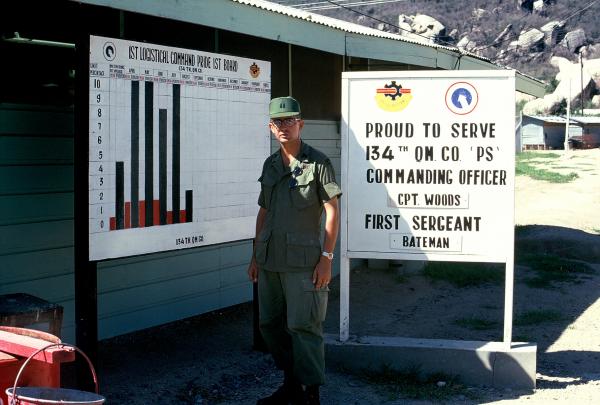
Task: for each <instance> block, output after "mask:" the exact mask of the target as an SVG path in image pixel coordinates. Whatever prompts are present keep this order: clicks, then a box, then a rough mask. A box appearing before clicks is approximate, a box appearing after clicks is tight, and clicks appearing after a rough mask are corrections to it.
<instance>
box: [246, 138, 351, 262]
mask: <svg viewBox="0 0 600 405" xmlns="http://www.w3.org/2000/svg"><path fill="white" fill-rule="evenodd" d="M258 180H259V181H260V183H261V192H260V195H259V197H258V204H259V205H260V206H261V207H262V208H264V209H266V210H267V215H266V219H265V222H264V225H263V228H262V230H261V231H260V233H259V235H258V238H257V242H256V249H255V257H256V262H257V263H258V265H259V267H260V268H262V269H265V270H269V271H280V272H284V271H309V270H311V271H312V270H314V268H315V266H316V265H317V263H318V262H319V259H320V256H321V242H320V239H319V236H320V230H321V214H322V212H323V203H324V202H327V201H329V200H331V199H332V198H334V197H337V196H339V195H341V194H342V191H341V189H340V187H339V186H338V184H337V183H336V180H335V172H334V170H333V167H332V166H331V161H330V160H329V158H328V157H327V156H325V155H324V154H323V153H321V152H319V151H318V150H316V149H314V148H313V147H311V146H309V145H308V144H306V143H305V142H302V146H301V148H300V152H299V153H298V156H296V158H295V159H294V160H293V161H292V162H290V167H284V165H283V160H282V157H281V152H280V151H277V152H275V153H274V154H272V155H271V156H270V157H268V158H267V159H266V160H265V163H264V165H263V170H262V175H261V176H260V178H259V179H258Z"/></svg>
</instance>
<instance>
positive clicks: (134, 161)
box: [131, 80, 140, 228]
mask: <svg viewBox="0 0 600 405" xmlns="http://www.w3.org/2000/svg"><path fill="white" fill-rule="evenodd" d="M139 190H140V82H139V81H137V80H134V81H132V82H131V227H132V228H137V227H138V226H139V224H140V216H139V211H138V205H139V200H140V196H139Z"/></svg>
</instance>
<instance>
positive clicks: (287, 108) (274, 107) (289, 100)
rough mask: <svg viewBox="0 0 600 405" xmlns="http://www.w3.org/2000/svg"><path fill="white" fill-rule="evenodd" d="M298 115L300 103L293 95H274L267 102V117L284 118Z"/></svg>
mask: <svg viewBox="0 0 600 405" xmlns="http://www.w3.org/2000/svg"><path fill="white" fill-rule="evenodd" d="M295 115H300V103H298V100H296V99H295V98H293V97H290V96H287V97H276V98H274V99H273V100H271V103H270V104H269V117H271V118H284V117H293V116H295Z"/></svg>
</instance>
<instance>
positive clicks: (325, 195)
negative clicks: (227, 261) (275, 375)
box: [248, 97, 342, 405]
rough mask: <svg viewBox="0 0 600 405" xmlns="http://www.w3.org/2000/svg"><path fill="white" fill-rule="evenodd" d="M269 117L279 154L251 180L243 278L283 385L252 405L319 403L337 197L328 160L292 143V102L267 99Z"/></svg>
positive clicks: (296, 125)
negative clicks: (252, 215) (249, 247)
mask: <svg viewBox="0 0 600 405" xmlns="http://www.w3.org/2000/svg"><path fill="white" fill-rule="evenodd" d="M269 116H270V118H271V121H270V123H269V129H270V130H271V133H272V134H273V136H274V137H275V139H277V141H278V142H279V150H278V151H277V152H275V153H274V154H272V155H271V156H270V157H268V158H267V159H266V160H265V163H264V165H263V170H262V174H261V176H260V178H259V181H260V183H261V192H260V196H259V198H258V204H259V205H260V209H259V212H258V215H257V218H256V237H255V239H254V251H253V255H252V260H251V262H250V266H249V267H248V276H249V277H250V279H251V280H252V281H253V282H255V283H256V282H258V301H259V307H260V311H259V319H260V330H261V333H262V335H263V337H264V340H265V342H266V344H267V347H268V349H269V351H270V352H271V354H272V355H273V359H274V360H275V364H276V365H277V367H278V368H279V369H282V370H283V372H284V381H283V385H282V386H281V387H280V388H279V389H278V390H277V391H275V392H274V393H273V394H272V395H271V396H269V397H266V398H263V399H260V400H258V402H257V404H259V405H268V404H278V405H279V404H319V403H320V400H319V386H320V385H323V384H324V383H325V351H324V343H323V327H322V323H323V321H324V320H325V315H326V311H327V298H328V293H329V282H330V281H331V262H332V260H333V249H334V247H335V242H336V239H337V235H338V228H339V214H338V200H337V199H338V197H339V196H340V195H341V194H342V192H341V189H340V187H339V186H338V184H337V183H336V180H335V173H334V171H333V167H332V166H331V162H330V161H329V159H328V158H327V157H326V156H325V155H324V154H323V153H321V152H319V151H317V150H316V149H314V148H312V147H311V146H309V145H308V144H306V143H305V142H303V141H302V140H301V139H300V132H301V130H302V128H303V127H304V121H303V120H302V118H301V117H300V105H299V104H298V101H296V100H295V99H294V98H292V97H278V98H274V99H273V100H271V103H270V105H269ZM323 210H324V211H325V215H326V221H325V236H324V240H323V245H322V247H321V242H320V238H319V236H320V225H321V214H322V213H323Z"/></svg>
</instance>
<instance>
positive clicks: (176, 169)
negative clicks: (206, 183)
mask: <svg viewBox="0 0 600 405" xmlns="http://www.w3.org/2000/svg"><path fill="white" fill-rule="evenodd" d="M180 96H181V86H180V85H179V84H174V85H173V170H172V173H171V174H172V176H173V181H172V192H171V195H172V200H173V201H172V208H171V209H172V211H173V223H174V224H178V223H179V222H180V221H179V199H180V198H181V194H180V193H179V187H180V167H181V166H180V158H181V150H180V144H181V141H180V132H179V131H180V119H179V117H180V115H179V114H180V100H179V98H180Z"/></svg>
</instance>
